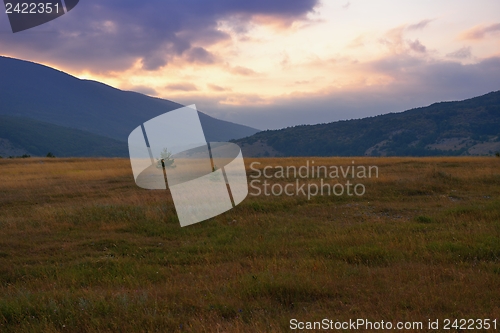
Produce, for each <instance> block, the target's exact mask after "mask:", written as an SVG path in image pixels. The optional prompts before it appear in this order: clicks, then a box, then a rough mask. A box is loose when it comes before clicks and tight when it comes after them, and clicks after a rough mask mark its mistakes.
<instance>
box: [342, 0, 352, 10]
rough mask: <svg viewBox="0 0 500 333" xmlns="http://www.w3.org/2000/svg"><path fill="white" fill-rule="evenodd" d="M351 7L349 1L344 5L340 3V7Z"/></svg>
mask: <svg viewBox="0 0 500 333" xmlns="http://www.w3.org/2000/svg"><path fill="white" fill-rule="evenodd" d="M349 7H351V3H350V2H349V1H348V2H347V3H346V4H345V5H342V9H349Z"/></svg>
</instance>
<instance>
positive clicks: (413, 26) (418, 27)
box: [406, 19, 434, 30]
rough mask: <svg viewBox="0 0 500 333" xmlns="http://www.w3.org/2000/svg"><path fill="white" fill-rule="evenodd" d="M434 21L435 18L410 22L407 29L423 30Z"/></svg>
mask: <svg viewBox="0 0 500 333" xmlns="http://www.w3.org/2000/svg"><path fill="white" fill-rule="evenodd" d="M432 21H434V19H426V20H422V21H420V22H418V23H415V24H410V25H409V26H408V27H407V28H406V29H407V30H422V29H423V28H425V27H426V26H427V25H428V24H429V23H431V22H432Z"/></svg>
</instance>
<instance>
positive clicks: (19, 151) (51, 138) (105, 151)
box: [0, 116, 128, 157]
mask: <svg viewBox="0 0 500 333" xmlns="http://www.w3.org/2000/svg"><path fill="white" fill-rule="evenodd" d="M48 152H51V153H52V154H54V155H55V156H57V157H69V156H72V157H82V156H88V157H90V156H94V157H97V156H106V157H127V156H128V148H127V144H126V143H125V142H121V141H117V140H114V139H110V138H107V137H103V136H100V135H96V134H92V133H89V132H85V131H80V130H76V129H71V128H66V127H61V126H57V125H53V124H49V123H44V122H40V121H37V120H32V119H27V118H21V117H12V116H0V156H2V157H9V156H21V155H24V154H28V155H31V156H46V155H47V153H48Z"/></svg>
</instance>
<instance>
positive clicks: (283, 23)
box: [0, 0, 500, 130]
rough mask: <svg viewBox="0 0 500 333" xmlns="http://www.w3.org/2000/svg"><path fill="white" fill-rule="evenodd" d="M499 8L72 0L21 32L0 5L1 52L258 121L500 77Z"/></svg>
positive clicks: (392, 100) (466, 92)
mask: <svg viewBox="0 0 500 333" xmlns="http://www.w3.org/2000/svg"><path fill="white" fill-rule="evenodd" d="M498 13H500V1H498V0H477V1H470V0H453V1H452V0H432V1H430V0H420V1H414V0H399V1H394V0H390V1H389V0H350V1H348V0H341V1H335V0H276V1H270V0H253V1H235V0H210V1H208V0H185V1H177V0H148V1H145V0H143V1H139V0H136V1H131V0H106V1H102V0H80V3H79V4H78V6H77V7H75V8H74V9H73V10H72V11H71V12H69V13H67V14H66V15H64V16H62V17H60V18H59V19H56V20H54V21H52V22H49V23H47V24H44V25H42V26H39V27H36V28H33V29H30V30H26V31H23V32H19V33H16V34H13V33H12V32H11V30H10V26H9V23H8V20H7V16H6V15H5V14H4V15H0V55H4V56H9V57H14V58H19V59H24V60H29V61H33V62H37V63H42V64H45V65H47V66H50V67H54V68H57V69H59V70H62V71H64V72H67V73H69V74H71V75H74V76H76V77H79V78H82V79H91V80H96V81H100V82H104V83H106V84H109V85H111V86H113V87H116V88H119V89H122V90H131V91H137V92H141V93H144V94H147V95H150V96H154V97H159V98H165V99H169V100H172V101H175V102H179V103H182V104H186V105H190V104H196V106H197V107H198V109H199V110H200V111H202V112H205V113H207V114H209V115H211V116H214V117H216V118H219V119H223V120H228V121H232V122H236V123H240V124H244V125H248V126H252V127H255V128H258V129H262V130H265V129H276V128H284V127H288V126H295V125H300V124H317V123H327V122H332V121H337V120H345V119H356V118H362V117H367V116H374V115H378V114H385V113H389V112H400V111H405V110H408V109H411V108H415V107H420V106H426V105H429V104H432V103H434V102H439V101H451V100H462V99H466V98H471V97H474V96H478V95H482V94H486V93H488V92H491V91H498V90H500V15H499V14H498ZM0 14H1V13H0ZM0 79H1V78H0Z"/></svg>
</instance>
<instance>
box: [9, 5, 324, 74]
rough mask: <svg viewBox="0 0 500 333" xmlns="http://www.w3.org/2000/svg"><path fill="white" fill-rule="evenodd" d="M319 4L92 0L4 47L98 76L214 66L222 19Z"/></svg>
mask: <svg viewBox="0 0 500 333" xmlns="http://www.w3.org/2000/svg"><path fill="white" fill-rule="evenodd" d="M318 2H319V0H276V1H267V0H254V1H233V0H213V1H201V0H187V1H176V0H150V1H132V0H106V1H99V0H86V1H81V2H80V4H79V6H78V7H77V8H75V10H73V11H71V12H70V13H68V14H67V15H64V16H63V17H61V18H59V19H58V20H55V21H52V22H50V23H47V24H46V25H44V26H41V27H38V28H35V29H32V30H29V31H26V32H23V33H19V34H15V35H14V34H12V33H10V34H9V33H1V34H0V48H1V49H2V50H8V54H9V55H11V56H14V57H20V58H26V57H31V58H34V60H36V61H38V62H45V63H56V64H58V65H59V66H61V67H63V68H72V69H73V70H84V69H85V70H89V71H92V72H96V73H97V72H107V71H119V70H124V69H126V68H129V67H131V66H132V64H133V63H134V62H135V61H137V59H141V64H142V66H143V67H144V68H145V69H148V70H154V69H157V68H159V67H162V66H165V65H167V64H168V63H169V61H171V60H172V59H173V58H175V57H182V58H185V59H186V60H187V61H191V62H193V61H194V62H201V63H205V64H206V63H213V62H215V61H216V58H215V57H214V56H213V55H211V54H210V53H209V52H208V51H207V50H206V49H204V48H202V47H201V46H207V45H211V44H213V43H216V42H218V41H221V40H224V39H227V38H229V37H228V36H227V35H226V34H225V33H222V32H221V31H219V30H218V27H217V22H218V21H219V20H220V19H222V18H227V17H232V16H238V17H239V18H240V19H241V18H243V19H246V20H251V18H252V17H253V16H258V15H263V16H266V17H274V18H276V19H279V18H286V19H287V20H290V19H301V18H304V16H305V15H306V14H307V13H308V12H310V11H312V10H313V8H314V7H315V6H316V5H317V4H318ZM198 42H203V44H199V43H198ZM197 43H198V45H197ZM4 52H5V51H4Z"/></svg>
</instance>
